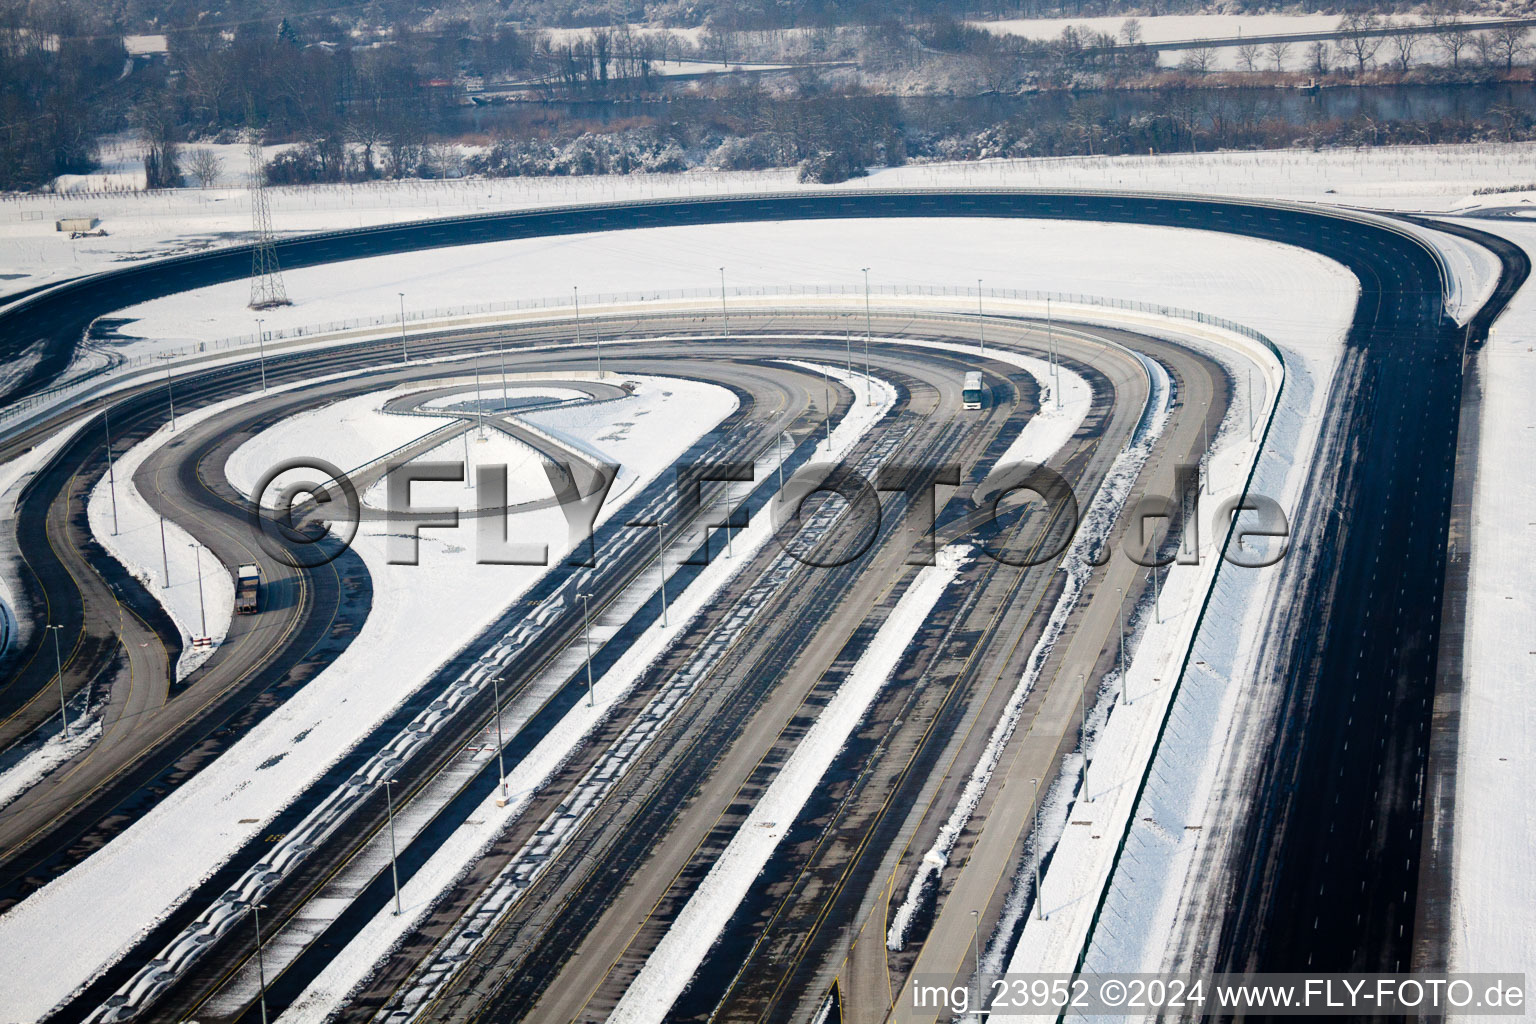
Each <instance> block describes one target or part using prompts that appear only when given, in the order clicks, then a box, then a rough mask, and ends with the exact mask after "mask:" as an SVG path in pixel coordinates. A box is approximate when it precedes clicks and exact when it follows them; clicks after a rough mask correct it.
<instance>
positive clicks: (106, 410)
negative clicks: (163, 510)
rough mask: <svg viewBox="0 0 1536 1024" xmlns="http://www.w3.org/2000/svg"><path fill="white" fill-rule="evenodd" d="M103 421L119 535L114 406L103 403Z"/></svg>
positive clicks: (114, 527) (109, 484) (114, 524)
mask: <svg viewBox="0 0 1536 1024" xmlns="http://www.w3.org/2000/svg"><path fill="white" fill-rule="evenodd" d="M101 423H102V428H103V429H104V430H105V431H106V434H107V489H108V490H109V491H111V493H112V536H114V537H116V536H117V467H116V466H115V465H114V464H113V462H112V406H111V404H110V403H108V402H102V403H101Z"/></svg>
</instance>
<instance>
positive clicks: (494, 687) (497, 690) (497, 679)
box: [491, 672, 507, 807]
mask: <svg viewBox="0 0 1536 1024" xmlns="http://www.w3.org/2000/svg"><path fill="white" fill-rule="evenodd" d="M491 696H492V697H494V698H495V699H496V775H497V777H498V778H500V779H501V799H500V800H498V801H496V806H497V807H505V806H506V805H507V766H506V764H505V763H504V762H503V761H502V759H501V748H502V739H501V676H500V673H497V672H492V673H491Z"/></svg>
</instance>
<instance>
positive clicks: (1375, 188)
mask: <svg viewBox="0 0 1536 1024" xmlns="http://www.w3.org/2000/svg"><path fill="white" fill-rule="evenodd" d="M1533 153H1536V146H1533V145H1532V144H1529V143H1515V144H1491V143H1490V144H1478V145H1464V146H1413V147H1382V148H1375V149H1364V150H1355V149H1348V150H1345V149H1340V150H1326V151H1323V152H1319V153H1313V152H1309V151H1305V150H1277V151H1266V152H1254V153H1215V154H1210V153H1204V154H1184V155H1175V154H1170V155H1164V156H1156V157H1149V156H1131V157H1059V158H1040V159H1031V160H987V161H981V162H978V163H954V164H939V163H935V164H915V165H910V166H907V167H898V168H891V169H886V170H880V169H876V170H875V171H873V172H872V173H871V174H870V176H869V177H867V178H863V179H858V180H855V181H853V182H849V183H846V184H844V185H837V186H823V187H827V188H853V189H862V188H884V187H913V186H937V185H951V186H954V185H987V186H1059V187H1082V188H1130V189H1156V190H1174V191H1184V192H1206V193H1212V194H1220V195H1244V196H1271V197H1277V198H1294V199H1308V200H1317V201H1326V202H1337V203H1343V204H1357V205H1364V206H1373V207H1389V208H1395V209H1428V210H1445V209H1450V208H1452V207H1457V206H1464V205H1469V204H1472V203H1474V202H1476V203H1479V204H1483V205H1488V204H1492V205H1502V204H1503V203H1504V202H1506V201H1508V202H1519V201H1520V200H1521V198H1522V197H1520V196H1517V195H1516V196H1492V197H1480V198H1478V199H1476V200H1474V199H1473V197H1472V193H1473V192H1474V191H1475V190H1476V189H1479V188H1483V187H1487V186H1516V185H1526V184H1530V183H1531V181H1532V177H1533V175H1532V173H1531V167H1532V162H1533V157H1532V154H1533ZM124 159H126V157H125V158H124ZM238 166H239V164H238V163H237V161H236V160H235V155H234V154H231V155H227V156H226V158H225V167H226V171H227V172H228V173H231V174H234V173H236V171H235V168H237V167H238ZM232 181H243V177H241V178H232ZM797 187H802V186H798V185H796V183H795V171H794V170H793V169H785V170H775V171H751V172H714V171H693V172H688V173H685V174H650V175H621V176H595V177H582V178H510V179H496V180H464V179H457V180H443V181H402V182H375V183H372V184H365V185H346V186H330V185H323V186H312V187H307V188H274V189H269V190H268V191H269V195H270V198H271V203H272V212H273V224H274V227H275V228H276V230H277V231H279V232H301V231H322V230H327V229H334V228H349V227H362V226H365V225H369V224H382V223H396V222H399V221H404V220H415V219H420V218H423V217H436V216H451V215H455V214H469V213H483V212H490V211H495V210H507V209H516V208H522V207H529V206H548V205H553V204H559V203H573V202H596V201H604V200H614V199H629V198H647V197H660V196H680V195H701V194H708V193H719V192H745V191H758V190H765V189H790V188H797ZM65 216H96V217H99V218H100V219H101V222H102V227H103V228H104V229H105V230H107V231H108V232H109V234H108V236H107V237H105V238H83V239H79V240H76V241H71V240H70V239H69V236H68V235H67V234H62V233H59V232H56V231H55V230H54V220H55V219H56V218H59V217H65ZM250 227H251V220H250V207H249V203H248V199H247V196H246V194H245V193H244V192H243V191H242V190H240V189H238V188H211V189H181V190H176V191H171V192H155V193H123V194H114V195H106V194H92V195H78V196H25V197H17V198H12V199H7V200H6V201H5V202H3V203H0V274H15V275H19V276H17V277H15V278H13V279H6V280H0V294H4V292H6V291H16V290H19V289H23V288H29V287H32V286H34V285H37V284H40V283H45V282H51V281H59V280H64V279H66V278H70V277H76V276H79V275H81V274H86V273H91V272H94V271H97V270H102V269H106V268H109V267H111V266H114V265H118V264H120V262H121V261H137V260H142V259H147V258H151V257H153V256H155V255H160V254H165V253H171V252H182V251H187V250H190V249H194V248H201V247H205V246H210V245H221V244H229V243H232V242H240V241H244V240H246V239H247V238H248V235H249V232H250ZM711 269H712V268H711ZM709 283H710V280H709V279H708V278H707V277H703V276H701V277H697V278H691V279H689V280H688V281H686V282H684V284H687V285H696V286H703V285H707V284H709ZM563 285H564V286H563V287H562V288H560V289H558V290H557V291H556V292H553V293H551V294H565V293H566V292H567V291H569V283H563ZM514 287H517V294H519V295H521V296H525V297H526V296H528V295H530V294H532V295H538V294H544V292H543V291H542V290H530V289H524V288H522V287H520V286H515V285H514ZM589 287H592V288H602V289H604V290H614V288H613V287H612V286H610V285H608V284H606V283H601V284H600V283H598V282H591V283H590V285H589ZM393 298H394V297H393V296H391V299H393ZM411 301H413V302H415V303H416V304H417V305H420V304H422V302H423V300H422V299H421V298H415V299H412V300H411ZM481 301H484V300H483V299H482V300H481ZM433 305H438V303H433ZM393 306H394V303H393V302H391V305H390V306H389V307H386V308H382V309H376V310H375V309H370V310H363V309H358V310H354V311H353V312H352V313H351V314H350V315H354V316H355V315H365V314H371V313H375V312H386V313H387V312H388V311H389V309H392V308H393ZM254 326H255V325H254V324H253V323H251V322H250V321H249V320H247V321H246V322H244V323H242V324H241V325H240V327H239V330H240V331H247V330H250V329H253V328H254Z"/></svg>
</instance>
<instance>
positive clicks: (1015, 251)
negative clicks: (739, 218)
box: [122, 218, 1324, 354]
mask: <svg viewBox="0 0 1536 1024" xmlns="http://www.w3.org/2000/svg"><path fill="white" fill-rule="evenodd" d="M743 253H751V256H750V257H744V256H743ZM1323 262H1324V261H1322V260H1321V259H1319V258H1318V257H1316V256H1313V255H1311V254H1310V253H1305V252H1302V251H1300V250H1295V249H1291V248H1288V247H1284V246H1274V245H1270V244H1268V243H1265V242H1259V241H1254V240H1249V239H1242V238H1233V237H1231V236H1227V235H1221V234H1217V233H1213V232H1200V231H1186V230H1181V229H1176V228H1154V227H1139V226H1127V225H1112V224H1076V223H1067V222H1056V221H1033V220H1031V221H1011V220H1004V219H985V218H981V219H969V218H944V219H933V220H925V221H923V222H922V223H921V224H920V225H918V224H916V223H913V222H906V221H889V220H828V221H812V222H809V223H761V224H729V225H707V226H698V227H677V228H648V229H639V230H633V231H614V232H605V233H602V234H591V235H572V236H567V237H562V238H552V239H537V240H524V241H512V242H495V243H488V244H485V245H473V246H463V247H459V248H454V249H447V250H443V251H442V252H439V253H434V254H433V258H432V260H431V262H430V264H424V263H423V262H422V261H421V260H420V258H419V257H417V256H411V255H400V256H377V257H371V258H368V259H365V260H354V261H349V262H347V263H342V264H334V265H331V266H327V267H315V268H305V269H302V270H294V271H290V272H288V273H287V275H286V276H287V282H288V294H289V296H290V297H291V298H292V299H293V301H294V305H292V306H289V307H285V308H283V309H278V310H269V311H268V312H267V314H266V318H267V324H266V326H267V329H268V330H270V331H288V332H289V333H290V334H291V333H292V332H293V331H295V330H296V329H297V328H299V327H302V326H305V325H310V324H315V323H321V322H327V321H333V320H337V319H340V318H343V317H345V316H349V315H357V314H358V313H359V312H365V313H378V312H382V313H383V314H384V315H386V316H389V315H392V314H391V311H392V310H394V309H396V308H397V305H398V301H399V300H398V295H397V293H399V292H405V294H406V303H407V308H408V310H410V311H413V312H414V311H416V310H419V309H420V308H421V307H422V306H423V305H427V304H428V303H430V308H435V309H440V310H443V311H445V312H450V311H453V310H455V309H462V308H464V307H466V306H469V305H471V304H474V303H483V302H486V301H494V300H497V299H506V300H511V299H513V298H518V297H522V298H527V297H532V296H541V295H550V296H567V297H568V296H569V294H570V288H571V284H572V283H573V282H574V283H583V282H590V284H589V285H588V286H587V287H586V288H584V289H583V292H584V293H585V294H584V296H583V299H582V307H583V310H584V311H585V310H587V309H588V305H589V303H592V302H598V301H601V300H602V299H603V297H604V295H607V294H609V293H620V292H627V293H631V294H632V295H635V296H644V295H646V294H651V295H653V296H654V295H659V294H663V293H665V291H666V290H668V289H681V288H689V287H692V286H699V285H701V284H703V285H707V284H708V283H709V282H710V281H711V280H713V281H716V282H718V280H719V270H718V268H719V267H720V266H722V265H724V266H725V270H726V276H727V283H728V287H730V288H735V289H741V290H742V291H744V292H748V293H750V292H751V291H752V290H753V289H760V288H782V287H794V286H804V287H805V288H806V289H807V290H813V289H815V288H816V287H820V288H822V289H824V290H825V289H829V288H837V289H838V290H842V291H846V292H849V293H856V292H858V290H859V289H860V288H861V287H862V284H861V280H862V279H861V278H860V275H859V268H860V267H864V266H869V267H871V271H870V279H871V281H872V282H873V284H874V286H875V288H876V293H875V294H876V296H877V297H878V296H880V295H881V294H882V292H881V291H880V289H893V288H894V289H898V290H900V291H901V292H903V293H906V292H911V291H917V290H927V289H932V288H951V289H954V288H961V289H967V288H969V289H974V287H975V284H976V279H977V278H981V279H982V280H983V283H984V287H986V288H990V289H996V290H999V291H1007V290H1009V289H1029V290H1034V291H1050V292H1057V293H1061V294H1085V295H1095V296H1113V297H1116V298H1119V299H1125V300H1131V301H1140V302H1148V303H1160V304H1166V305H1171V306H1182V307H1187V308H1192V309H1199V310H1201V311H1203V312H1206V313H1211V314H1215V315H1218V316H1223V317H1227V318H1228V319H1232V320H1236V321H1239V322H1244V323H1248V324H1250V325H1251V326H1254V327H1255V328H1257V329H1259V330H1263V331H1265V332H1266V333H1268V332H1271V331H1273V330H1275V329H1277V328H1279V327H1280V326H1281V325H1284V327H1285V328H1287V329H1295V330H1297V331H1298V332H1308V331H1309V330H1310V328H1311V326H1312V325H1313V324H1314V323H1315V320H1314V317H1315V314H1314V312H1313V309H1312V302H1311V296H1312V294H1313V288H1314V280H1315V269H1316V268H1318V267H1321V266H1322V265H1323ZM705 295H706V297H707V293H705ZM247 296H248V288H247V286H246V285H245V284H244V283H243V282H240V283H231V284H227V285H214V286H211V287H208V288H199V289H196V290H194V291H190V292H185V293H182V294H180V295H176V296H172V297H169V298H165V299H157V300H154V301H152V302H146V303H142V304H140V305H138V306H133V307H130V308H128V309H126V310H124V311H123V313H122V315H123V317H125V318H131V319H133V320H134V321H135V322H134V323H132V324H129V325H127V326H126V327H125V328H124V331H125V333H129V334H134V335H137V336H140V337H144V338H148V339H156V343H155V344H154V345H150V344H144V343H131V344H128V345H125V346H123V351H124V352H126V353H132V354H139V353H142V352H146V351H150V350H151V349H152V348H156V347H159V346H160V345H162V344H163V345H173V346H174V345H185V344H186V343H187V342H188V341H190V340H193V339H203V340H206V339H212V338H220V337H226V336H236V335H240V334H242V332H244V330H245V327H246V324H247V323H248V322H249V313H248V311H247V310H246V309H245V308H244V303H245V300H246V298H247ZM417 296H420V297H421V298H419V299H418V298H417ZM557 301H558V300H557ZM732 301H733V303H735V302H739V303H742V304H750V301H751V295H750V294H746V295H741V296H740V297H736V296H734V295H733V298H732ZM974 302H975V298H974V292H972V293H971V297H970V299H968V300H966V299H963V298H962V299H960V300H957V304H958V305H962V306H964V305H965V304H967V303H968V304H969V305H970V306H971V308H974ZM1260 320H1262V321H1263V323H1262V326H1261V325H1260V323H1259V322H1258V321H1260ZM385 329H386V330H389V329H391V328H388V327H386V328H385ZM306 333H308V332H306Z"/></svg>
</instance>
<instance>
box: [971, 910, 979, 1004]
mask: <svg viewBox="0 0 1536 1024" xmlns="http://www.w3.org/2000/svg"><path fill="white" fill-rule="evenodd" d="M971 958H972V961H973V962H974V963H975V965H976V987H977V988H978V989H980V988H981V911H979V910H973V911H971Z"/></svg>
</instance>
